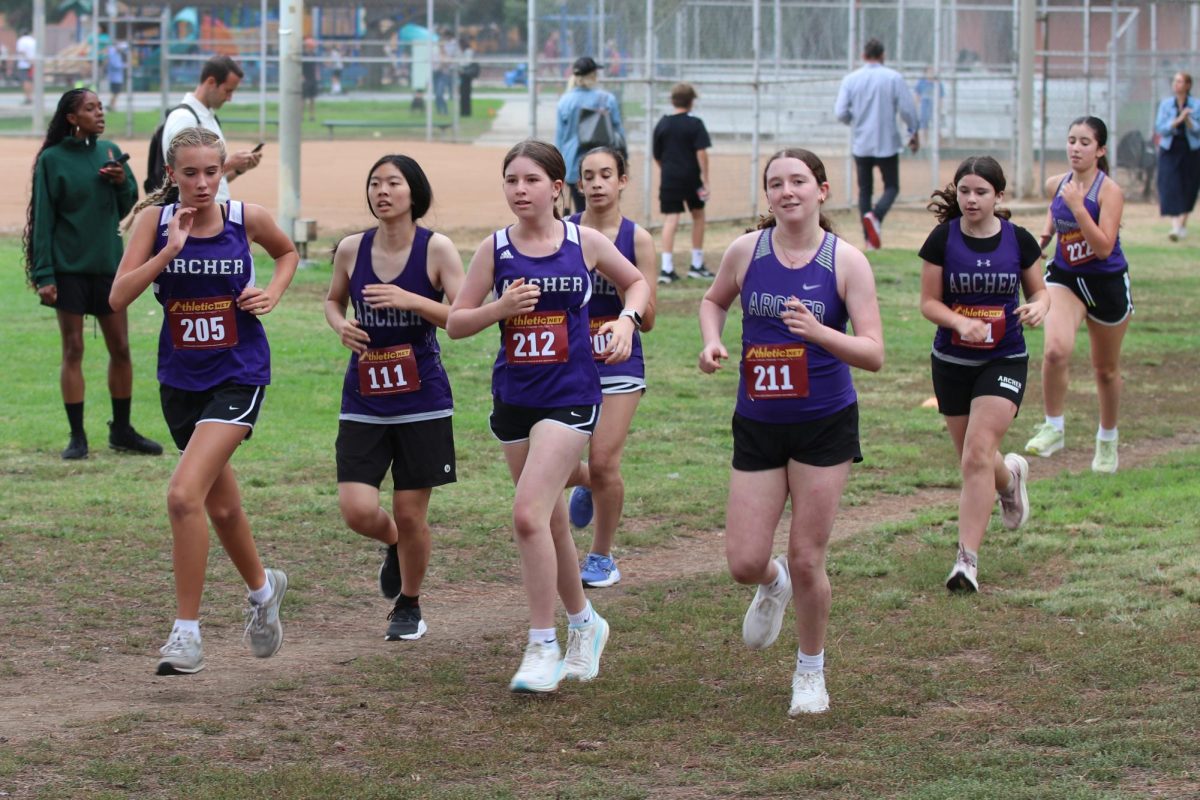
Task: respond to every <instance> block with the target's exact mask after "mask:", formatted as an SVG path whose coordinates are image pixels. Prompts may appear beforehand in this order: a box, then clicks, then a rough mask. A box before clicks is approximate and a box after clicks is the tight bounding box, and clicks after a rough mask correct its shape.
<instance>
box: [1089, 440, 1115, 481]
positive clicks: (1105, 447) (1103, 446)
mask: <svg viewBox="0 0 1200 800" xmlns="http://www.w3.org/2000/svg"><path fill="white" fill-rule="evenodd" d="M1116 471H1117V440H1116V439H1113V440H1112V441H1111V442H1102V441H1100V440H1099V439H1097V440H1096V455H1094V456H1093V457H1092V472H1108V473H1113V472H1116Z"/></svg>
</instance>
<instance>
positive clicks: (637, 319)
mask: <svg viewBox="0 0 1200 800" xmlns="http://www.w3.org/2000/svg"><path fill="white" fill-rule="evenodd" d="M617 317H618V318H620V317H629V318H630V319H631V320H633V327H634V328H636V329H637V330H639V331H640V330H641V329H642V315H641V314H639V313H638V312H636V311H634V310H633V309H632V308H624V309H621V313H620V314H618V315H617Z"/></svg>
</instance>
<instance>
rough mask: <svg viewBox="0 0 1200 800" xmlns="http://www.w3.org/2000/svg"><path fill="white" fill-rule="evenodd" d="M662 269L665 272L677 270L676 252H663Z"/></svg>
mask: <svg viewBox="0 0 1200 800" xmlns="http://www.w3.org/2000/svg"><path fill="white" fill-rule="evenodd" d="M662 271H663V272H674V271H675V254H674V253H663V254H662Z"/></svg>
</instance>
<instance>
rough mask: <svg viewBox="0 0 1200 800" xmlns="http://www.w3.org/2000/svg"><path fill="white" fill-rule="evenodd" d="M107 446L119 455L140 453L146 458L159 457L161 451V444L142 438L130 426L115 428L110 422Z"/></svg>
mask: <svg viewBox="0 0 1200 800" xmlns="http://www.w3.org/2000/svg"><path fill="white" fill-rule="evenodd" d="M108 446H109V447H111V448H112V449H113V450H116V451H118V452H121V453H141V454H142V455H146V456H161V455H162V451H163V449H162V445H161V444H159V443H158V442H155V441H153V440H151V439H147V438H146V437H145V436H142V435H141V434H140V433H138V432H137V431H135V430H134V429H133V426H132V425H126V426H125V427H124V428H117V427H115V426H114V425H113V424H112V423H111V422H110V423H108ZM63 458H66V456H63Z"/></svg>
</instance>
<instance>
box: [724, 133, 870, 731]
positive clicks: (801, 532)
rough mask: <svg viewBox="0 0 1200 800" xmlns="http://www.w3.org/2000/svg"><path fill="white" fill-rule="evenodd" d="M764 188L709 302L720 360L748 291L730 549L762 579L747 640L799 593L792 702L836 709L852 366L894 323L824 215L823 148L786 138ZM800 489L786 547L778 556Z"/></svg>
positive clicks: (865, 358) (742, 578) (746, 570)
mask: <svg viewBox="0 0 1200 800" xmlns="http://www.w3.org/2000/svg"><path fill="white" fill-rule="evenodd" d="M763 187H764V188H765V190H766V195H767V203H768V206H769V207H770V211H771V216H768V217H767V219H765V220H764V221H763V222H762V223H761V224H760V228H761V230H759V231H754V232H751V233H747V234H745V235H744V236H741V237H740V238H738V239H737V240H735V241H734V243H733V244H732V245H730V246H729V249H728V250H726V251H725V256H724V257H723V258H722V259H721V267H720V269H719V270H718V272H717V277H716V280H714V281H713V285H712V286H711V287H710V288H709V290H708V292H707V293H705V295H704V300H703V301H702V302H701V303H700V333H701V335H702V336H703V339H704V349H703V350H702V351H701V352H700V369H701V371H703V372H705V373H712V372H715V371H716V370H718V369H721V362H722V361H724V360H726V359H728V358H729V353H728V351H726V349H725V346H724V345H723V344H721V329H722V328H723V327H724V325H725V319H726V314H727V312H728V310H729V306H730V305H731V304H732V303H733V301H734V300H736V299H739V297H740V299H741V301H742V307H743V316H742V328H743V336H742V339H743V343H742V369H741V374H742V380H741V385H740V387H739V393H738V407H737V412H736V413H735V414H734V418H733V432H734V456H733V471H732V474H731V476H730V480H729V501H728V506H727V512H726V517H725V533H726V546H725V556H726V560H727V562H728V564H729V572H730V575H731V576H732V577H733V579H734V580H735V581H737V582H738V583H742V584H746V585H755V586H757V587H758V591H757V593H756V594H755V596H754V601H753V602H752V603H751V604H750V608H749V610H748V611H747V612H746V616H745V619H744V620H743V622H742V639H743V641H745V643H746V645H747V646H748V647H750V648H753V649H756V650H757V649H761V648H764V647H768V646H770V645H771V644H773V643H774V641H775V639H776V637H778V635H779V630H780V628H781V627H782V624H783V615H784V611H785V609H786V607H787V604H788V601H789V600H792V601H793V602H794V604H795V607H796V633H797V638H798V639H799V651H798V653H797V658H796V670H795V672H794V673H793V675H792V701H791V706H790V708H789V710H788V714H789V715H791V716H797V715H799V714H819V713H822V712H824V711H826V710H828V708H829V694H828V693H827V692H826V690H825V676H824V664H825V630H826V627H827V626H828V623H829V605H830V587H829V576H828V575H827V574H826V572H825V552H826V549H827V547H828V543H829V534H830V533H831V532H832V530H833V521H834V516H835V515H836V513H837V507H838V502H839V501H840V499H841V496H842V490H843V489H844V488H845V485H846V480H847V478H848V477H849V475H850V463H851V462H852V461H861V460H862V457H861V455H860V454H859V447H858V404H857V401H856V396H855V394H854V389H853V385H852V384H851V383H850V380H849V368H850V367H858V368H859V369H866V370H870V371H872V372H874V371H877V370H879V369H881V368H882V367H883V325H882V323H881V321H880V318H879V304H878V302H877V300H876V296H875V278H874V276H873V275H872V274H871V265H870V264H868V263H867V259H866V257H865V256H864V255H863V254H862V253H861V252H859V251H858V250H857V249H856V248H854V247H853V246H851V245H850V244H848V243H847V242H845V241H843V240H841V239H839V238H837V237H836V236H834V235H833V234H832V232H830V226H829V222H828V221H827V220H826V219H825V217H824V215H823V214H821V204H822V203H824V202H825V199H826V197H827V196H828V194H829V183H828V181H827V180H826V177H825V165H824V164H822V163H821V160H820V159H819V158H817V156H816V155H814V154H813V153H811V152H809V151H808V150H801V149H787V150H781V151H779V152H778V153H776V154H775V155H773V156H771V159H770V160H769V161H768V162H767V167H766V170H765V171H764V173H763ZM846 321H849V322H850V324H851V325H852V326H853V328H854V332H853V333H852V334H848V333H846V332H845V323H846ZM810 386H811V387H812V388H813V389H815V391H812V392H810V391H809V388H810ZM789 497H790V498H791V501H792V509H793V513H792V522H791V530H790V533H789V536H788V552H787V556H786V557H780V558H776V559H772V558H771V550H772V546H773V544H774V539H775V529H776V527H777V526H778V525H779V520H780V519H781V517H782V516H783V510H784V506H785V505H786V504H787V501H788V498H789ZM796 509H802V511H800V512H797V511H796Z"/></svg>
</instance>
